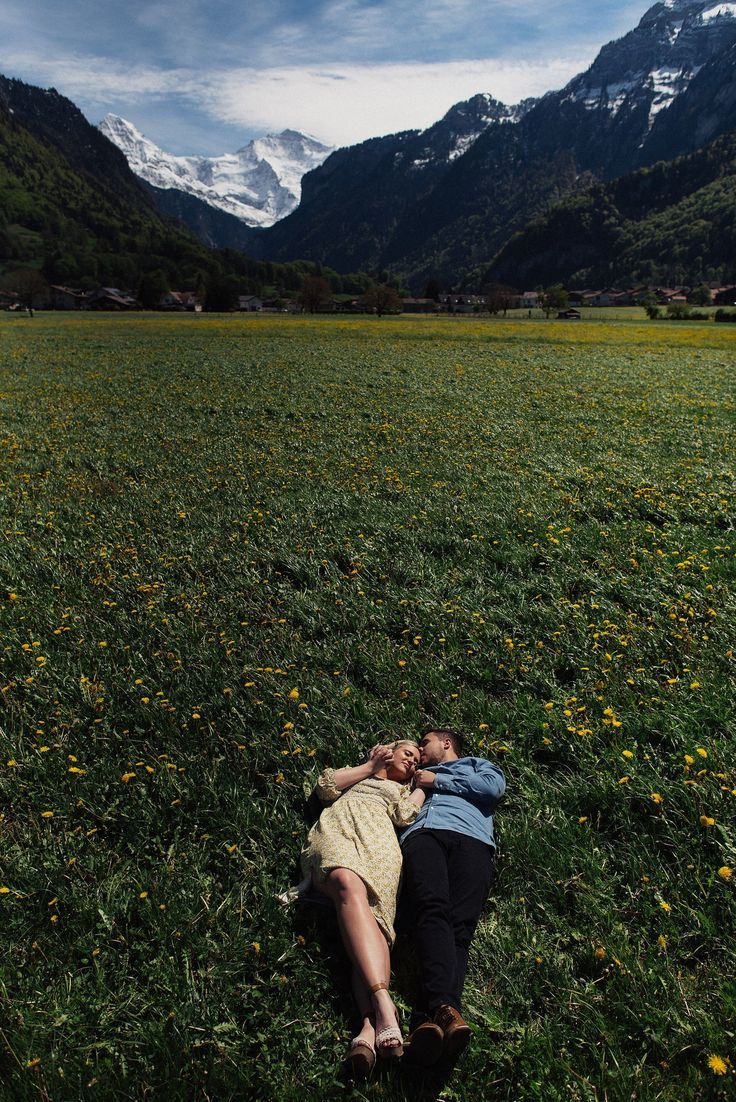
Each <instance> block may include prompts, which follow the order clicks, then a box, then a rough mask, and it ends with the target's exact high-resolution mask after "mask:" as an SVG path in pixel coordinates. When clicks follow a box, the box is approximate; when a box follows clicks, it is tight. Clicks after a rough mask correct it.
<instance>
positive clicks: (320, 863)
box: [302, 730, 505, 1078]
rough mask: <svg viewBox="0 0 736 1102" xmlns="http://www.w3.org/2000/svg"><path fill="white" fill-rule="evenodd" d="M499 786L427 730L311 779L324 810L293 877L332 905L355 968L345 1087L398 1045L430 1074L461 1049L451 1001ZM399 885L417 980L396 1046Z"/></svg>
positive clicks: (486, 880) (463, 1033)
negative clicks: (355, 1021)
mask: <svg viewBox="0 0 736 1102" xmlns="http://www.w3.org/2000/svg"><path fill="white" fill-rule="evenodd" d="M504 789H505V781H504V777H503V773H502V772H501V770H500V769H499V768H498V767H497V766H496V765H493V764H492V763H491V762H489V761H487V760H486V759H485V758H476V757H465V756H463V748H462V737H461V736H460V735H459V734H458V733H456V732H455V731H449V730H432V731H428V732H427V734H426V735H424V737H423V738H422V739H421V741H420V742H419V743H418V744H417V743H415V742H412V741H409V740H400V741H398V742H394V743H392V744H391V745H389V746H375V747H374V748H373V749H372V750H371V752H370V754H369V755H368V759H367V760H366V761H365V762H364V763H363V764H362V765H357V766H353V767H349V768H345V769H326V770H325V771H324V772H323V773H322V775H321V776H320V778H319V781H318V783H317V788H316V795H317V797H318V799H319V800H320V802H321V803H323V804H326V805H328V806H327V807H326V808H325V810H324V811H323V812H322V814H321V816H320V819H319V822H318V823H317V824H316V825H315V826H314V827H313V828H312V830H311V831H310V833H309V837H308V839H307V843H306V845H305V847H304V849H303V851H302V869H303V872H304V874H305V877H306V878H307V880H306V881H305V883H304V886H307V885H308V884H311V886H312V887H314V888H316V889H317V890H318V891H320V892H322V893H324V894H325V895H327V896H329V898H330V899H331V900H332V902H333V903H334V904H335V908H336V911H337V920H338V924H339V927H340V933H341V935H342V940H343V943H344V945H345V948H346V950H347V953H348V956H349V958H350V961H351V963H352V966H353V991H354V995H355V1000H356V1003H357V1006H358V1010H359V1013H360V1017H361V1019H362V1026H361V1029H360V1031H359V1032H358V1034H357V1035H356V1036H355V1037H354V1038H353V1040H352V1041H351V1042H350V1046H349V1048H348V1052H347V1055H346V1057H345V1067H346V1071H347V1072H348V1073H349V1074H350V1075H352V1076H353V1077H354V1078H360V1077H365V1076H367V1075H369V1074H370V1072H371V1070H372V1068H373V1066H374V1064H375V1061H376V1057H378V1058H381V1059H396V1058H398V1057H399V1056H401V1055H403V1052H404V1046H405V1045H406V1046H407V1055H408V1056H410V1058H411V1060H412V1062H413V1063H417V1064H420V1065H423V1066H429V1065H431V1064H434V1063H436V1062H437V1061H438V1060H439V1059H440V1058H441V1057H446V1058H448V1059H453V1058H455V1057H457V1056H458V1055H459V1054H460V1052H462V1051H463V1049H464V1048H465V1047H466V1045H467V1044H468V1041H469V1040H470V1028H469V1026H468V1025H467V1024H466V1022H465V1021H464V1020H463V1017H462V1005H461V996H462V990H463V983H464V980H465V970H466V967H467V962H468V950H469V947H470V941H471V938H472V936H473V932H474V930H475V927H476V924H477V922H478V918H479V916H480V912H481V908H482V906H483V903H484V902H485V899H486V896H487V895H488V891H489V888H490V885H491V879H492V873H493V855H494V850H495V842H494V837H493V817H492V816H493V811H494V809H495V807H496V805H497V804H498V802H499V800H500V799H501V797H502V796H503V793H504ZM397 831H398V832H399V837H397ZM400 881H402V894H401V906H402V911H403V910H404V909H405V910H406V913H407V914H408V915H410V916H411V917H410V928H409V931H410V934H411V937H412V940H413V942H414V944H415V947H416V951H417V955H418V961H419V968H420V976H421V981H420V982H421V996H420V1001H419V1003H418V1005H417V1006H416V1008H415V1010H414V1013H413V1015H412V1020H411V1023H410V1030H411V1032H410V1034H409V1036H408V1038H407V1039H406V1041H404V1038H403V1037H402V1033H401V1028H400V1025H399V1020H398V1015H397V1012H396V1008H395V1006H394V1003H393V1001H392V999H391V995H390V992H389V980H390V973H391V963H390V950H391V946H392V945H393V943H394V939H395V933H394V918H395V915H396V906H397V896H398V891H399V883H400Z"/></svg>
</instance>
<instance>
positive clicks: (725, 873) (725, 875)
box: [718, 865, 733, 880]
mask: <svg viewBox="0 0 736 1102" xmlns="http://www.w3.org/2000/svg"><path fill="white" fill-rule="evenodd" d="M718 875H719V876H720V878H721V879H722V880H730V879H731V877H732V876H733V869H732V868H730V867H729V866H728V865H721V867H720V869H719V870H718Z"/></svg>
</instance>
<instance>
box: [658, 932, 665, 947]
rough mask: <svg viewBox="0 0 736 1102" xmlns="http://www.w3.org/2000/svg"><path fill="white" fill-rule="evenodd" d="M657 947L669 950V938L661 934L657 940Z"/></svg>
mask: <svg viewBox="0 0 736 1102" xmlns="http://www.w3.org/2000/svg"><path fill="white" fill-rule="evenodd" d="M657 945H658V946H659V947H660V949H666V948H667V938H666V937H665V936H664V934H660V935H659V937H658V938H657Z"/></svg>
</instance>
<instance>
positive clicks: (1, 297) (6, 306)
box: [0, 291, 18, 310]
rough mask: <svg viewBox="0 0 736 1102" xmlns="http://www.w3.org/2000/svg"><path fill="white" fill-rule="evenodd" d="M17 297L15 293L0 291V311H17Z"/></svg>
mask: <svg viewBox="0 0 736 1102" xmlns="http://www.w3.org/2000/svg"><path fill="white" fill-rule="evenodd" d="M17 309H18V296H17V295H16V293H15V291H0V310H17Z"/></svg>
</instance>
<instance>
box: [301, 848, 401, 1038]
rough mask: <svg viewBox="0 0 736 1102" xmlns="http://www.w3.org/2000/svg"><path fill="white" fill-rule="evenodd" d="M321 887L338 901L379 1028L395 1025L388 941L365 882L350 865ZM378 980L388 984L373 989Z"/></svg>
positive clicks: (344, 929)
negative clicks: (382, 987)
mask: <svg viewBox="0 0 736 1102" xmlns="http://www.w3.org/2000/svg"><path fill="white" fill-rule="evenodd" d="M319 888H320V890H321V891H322V892H324V894H325V895H327V896H329V897H330V899H331V900H332V901H333V903H334V904H335V908H336V910H337V922H338V925H339V927H340V933H341V935H342V940H343V944H344V946H345V949H346V950H347V954H348V956H349V957H350V960H351V962H352V964H353V965H354V967H355V970H356V971H357V973H358V976H359V977H360V980H361V981H362V983H363V986H364V988H365V989H366V990H365V993H366V995H368V996H369V997H370V1001H371V1005H372V1007H373V1011H374V1013H375V1027H376V1032H377V1033H378V1032H380V1031H381V1030H382V1029H387V1028H389V1027H390V1026H395V1025H396V1009H395V1007H394V1004H393V1002H392V1000H391V996H390V995H389V993H388V984H389V979H390V976H391V960H390V956H389V948H388V943H387V942H386V939H385V937H384V936H383V934H382V933H381V930H380V928H379V926H378V923H377V922H376V920H375V918H374V916H373V912H372V911H371V909H370V906H369V904H368V892H367V890H366V886H365V884H364V883H363V881H362V880H361V879H360V877H359V876H358V875H357V873H354V872H351V870H350V869H333V870H332V871H331V872H330V873H329V874H328V876H327V879H326V880H325V882H324V883H323V884H320V885H319ZM376 984H384V985H385V989H382V990H378V991H373V992H371V990H370V989H371V988H372V987H374V986H375V985H376Z"/></svg>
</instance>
